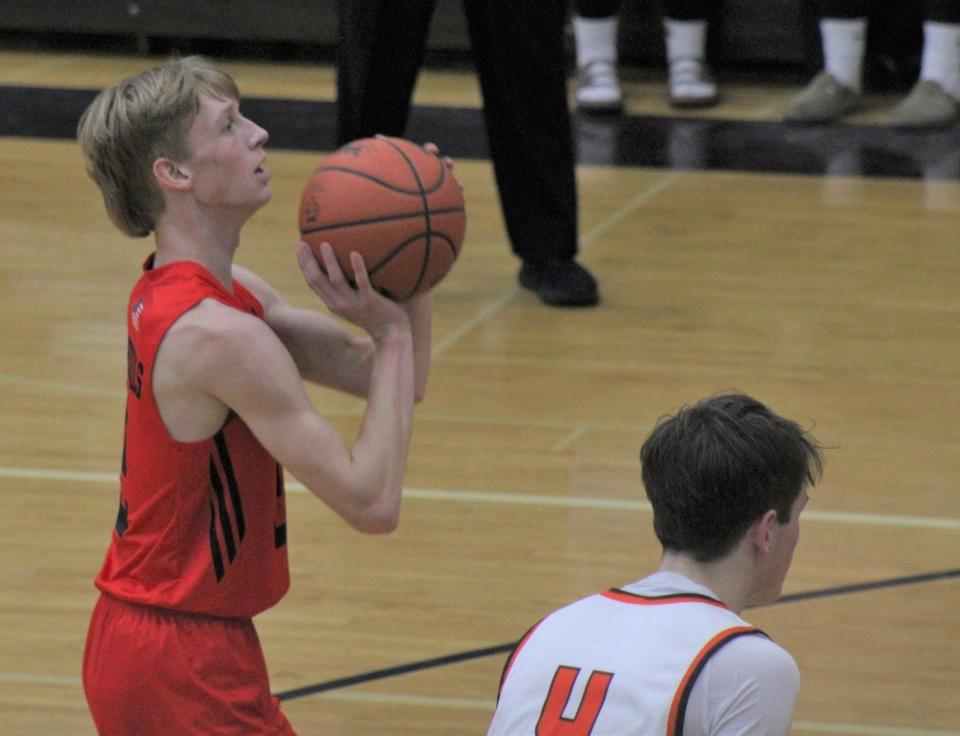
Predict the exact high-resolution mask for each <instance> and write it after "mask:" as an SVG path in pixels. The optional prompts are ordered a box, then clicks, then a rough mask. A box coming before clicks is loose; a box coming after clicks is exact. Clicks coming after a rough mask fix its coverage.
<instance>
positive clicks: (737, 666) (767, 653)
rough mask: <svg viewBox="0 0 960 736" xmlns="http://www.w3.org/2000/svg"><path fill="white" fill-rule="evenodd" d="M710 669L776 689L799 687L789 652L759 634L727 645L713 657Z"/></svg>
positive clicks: (736, 638)
mask: <svg viewBox="0 0 960 736" xmlns="http://www.w3.org/2000/svg"><path fill="white" fill-rule="evenodd" d="M710 666H711V667H713V668H714V669H717V670H727V671H730V672H736V673H737V674H738V675H739V676H740V677H741V678H742V677H744V676H749V677H750V679H755V680H757V681H759V682H764V683H766V684H768V685H771V686H774V687H775V688H778V689H779V688H781V687H791V686H799V683H800V670H799V668H798V667H797V663H796V661H795V660H794V658H793V656H792V655H791V654H790V652H788V651H787V650H786V649H784V648H783V647H782V646H780V645H779V644H777V643H776V642H775V641H773V640H772V639H769V638H768V637H766V636H764V635H763V634H762V633H760V632H757V633H756V634H748V635H745V636H738V637H735V638H733V639H731V640H730V641H728V642H727V643H726V644H724V645H723V646H722V647H720V649H719V650H717V652H716V653H715V654H714V655H713V657H712V659H711V661H710Z"/></svg>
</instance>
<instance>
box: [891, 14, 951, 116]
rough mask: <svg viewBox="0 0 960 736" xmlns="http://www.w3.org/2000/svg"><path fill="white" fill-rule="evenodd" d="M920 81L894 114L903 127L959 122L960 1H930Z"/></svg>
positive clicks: (926, 19)
mask: <svg viewBox="0 0 960 736" xmlns="http://www.w3.org/2000/svg"><path fill="white" fill-rule="evenodd" d="M923 18H924V20H923V56H922V58H921V62H920V78H919V79H918V80H917V84H916V85H915V86H914V88H913V89H912V90H911V91H910V94H909V95H907V97H906V98H904V100H903V101H902V102H901V103H900V104H899V105H897V106H896V107H895V108H894V109H893V110H892V111H891V112H890V117H889V123H890V124H891V125H894V126H896V127H900V128H940V127H944V126H947V125H952V124H953V123H954V122H956V120H957V115H958V112H960V107H958V100H960V0H926V3H925V4H924V16H923Z"/></svg>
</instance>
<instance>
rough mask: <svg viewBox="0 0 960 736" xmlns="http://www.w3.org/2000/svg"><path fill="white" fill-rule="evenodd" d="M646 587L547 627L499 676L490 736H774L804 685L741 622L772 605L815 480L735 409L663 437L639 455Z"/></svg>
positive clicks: (678, 425)
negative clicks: (650, 520)
mask: <svg viewBox="0 0 960 736" xmlns="http://www.w3.org/2000/svg"><path fill="white" fill-rule="evenodd" d="M641 461H642V464H643V481H644V486H645V487H646V490H647V496H648V498H649V499H650V502H651V505H652V506H653V513H654V530H655V532H656V534H657V537H658V539H659V540H660V543H661V545H662V546H663V558H662V561H661V565H660V568H659V570H658V571H657V572H655V573H654V574H652V575H650V576H649V577H646V578H644V579H643V580H640V581H638V582H635V583H631V584H629V585H626V586H623V587H622V588H614V589H611V590H608V591H605V592H602V593H598V594H596V595H592V596H589V597H587V598H584V599H582V600H580V601H577V602H576V603H573V604H571V605H569V606H567V607H565V608H562V609H560V610H558V611H555V612H554V613H552V614H550V615H549V616H547V617H546V618H545V619H543V620H542V621H541V622H540V623H538V624H537V625H536V626H534V627H533V628H532V629H531V630H530V631H529V632H528V633H527V634H526V636H524V637H523V639H521V640H520V642H519V643H518V645H517V646H516V647H515V648H514V650H513V652H512V653H511V654H510V657H509V658H508V659H507V663H506V665H505V667H504V672H503V677H502V679H501V683H500V693H499V697H498V700H497V709H496V712H495V713H494V717H493V721H492V723H491V725H490V729H489V732H488V736H633V735H636V736H662V735H664V734H665V735H666V736H785V735H786V734H787V733H789V731H790V721H791V719H792V715H793V704H794V700H795V698H796V694H797V690H798V688H799V685H800V674H799V671H798V670H797V666H796V663H795V662H794V660H793V658H792V657H791V656H790V655H789V654H788V653H787V652H786V651H785V650H784V649H782V648H781V647H779V646H778V645H777V644H775V643H773V641H771V640H770V639H769V638H768V637H767V636H766V635H765V634H764V633H763V632H761V631H759V630H757V629H755V628H754V627H752V626H751V625H750V624H748V623H747V622H746V621H744V620H743V619H742V618H740V615H739V614H740V611H741V610H743V608H745V607H746V606H748V605H756V604H763V603H772V602H773V601H775V600H776V599H777V598H778V597H779V595H780V590H781V587H782V585H783V580H784V578H785V577H786V574H787V570H788V569H789V567H790V563H791V561H792V559H793V551H794V549H795V548H796V544H797V540H798V537H799V516H800V512H801V511H802V510H803V507H804V505H805V504H806V501H807V493H806V488H807V487H808V486H810V485H813V484H814V483H815V482H816V480H817V479H818V478H819V476H820V473H821V467H822V460H821V455H820V449H819V447H818V446H817V443H816V441H815V440H814V439H813V438H812V437H811V436H810V435H809V434H808V433H807V432H805V431H804V430H803V429H802V428H801V427H800V426H799V425H797V424H796V423H794V422H791V421H789V420H786V419H784V418H782V417H779V416H777V415H776V414H774V413H773V412H772V411H770V410H769V409H768V408H767V407H765V406H764V405H763V404H761V403H760V402H758V401H756V400H755V399H752V398H750V397H748V396H743V395H728V396H719V397H714V398H711V399H706V400H704V401H701V402H700V403H698V404H696V405H694V406H692V407H685V408H683V409H681V410H680V411H679V412H678V413H677V414H676V415H675V416H673V417H669V418H667V419H666V420H664V421H661V422H660V423H659V424H658V426H657V428H656V429H655V430H654V431H653V433H652V434H651V436H650V437H649V438H648V439H647V441H646V442H645V443H644V446H643V449H642V450H641Z"/></svg>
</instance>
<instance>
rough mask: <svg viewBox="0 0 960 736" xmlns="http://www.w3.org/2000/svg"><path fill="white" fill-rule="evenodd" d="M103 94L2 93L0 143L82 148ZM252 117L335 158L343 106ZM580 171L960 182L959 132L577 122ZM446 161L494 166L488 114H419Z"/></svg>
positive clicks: (266, 103)
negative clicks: (61, 142)
mask: <svg viewBox="0 0 960 736" xmlns="http://www.w3.org/2000/svg"><path fill="white" fill-rule="evenodd" d="M95 94H96V90H90V89H88V90H77V89H58V88H51V87H25V86H3V85H0V136H11V137H18V136H19V137H31V138H54V139H73V138H74V136H75V135H76V127H77V120H79V118H80V115H81V113H82V112H83V110H84V108H85V107H86V106H87V105H88V104H89V102H90V100H92V99H93V96H94V95H95ZM241 104H242V108H243V111H244V114H246V115H247V116H248V117H250V118H251V119H252V120H255V121H256V122H257V123H259V124H260V125H262V126H263V127H264V128H266V129H267V131H269V133H270V143H269V144H268V149H269V148H273V149H285V150H294V151H330V150H332V149H333V148H334V147H335V141H336V131H335V119H336V106H335V103H333V102H324V101H318V100H288V99H276V98H262V97H245V98H244V99H243V101H242V103H241ZM573 133H574V138H575V141H576V149H577V161H578V163H580V164H590V165H609V166H631V167H650V168H665V169H677V170H701V171H747V172H756V173H769V174H773V173H779V174H809V175H817V176H854V177H878V178H903V179H924V180H927V179H929V180H960V127H953V128H948V129H946V130H935V131H919V132H917V131H914V132H909V131H897V130H894V129H892V128H889V127H887V126H883V125H847V124H835V125H825V126H809V127H797V126H789V125H785V124H783V123H780V122H775V121H748V120H731V119H710V118H677V117H672V116H668V117H651V116H631V115H621V116H605V117H599V116H589V115H582V114H577V115H574V117H573ZM404 135H405V137H407V138H409V139H411V140H414V141H420V142H427V141H430V142H433V143H436V144H437V145H438V146H439V147H440V150H441V151H443V153H444V154H445V155H449V156H452V157H453V158H461V159H481V160H485V159H488V158H489V150H488V147H487V140H486V133H485V128H484V123H483V113H482V111H481V110H477V109H472V108H450V107H426V106H423V107H415V108H414V109H413V110H412V112H411V115H410V122H409V125H408V126H407V130H406V132H405V133H404Z"/></svg>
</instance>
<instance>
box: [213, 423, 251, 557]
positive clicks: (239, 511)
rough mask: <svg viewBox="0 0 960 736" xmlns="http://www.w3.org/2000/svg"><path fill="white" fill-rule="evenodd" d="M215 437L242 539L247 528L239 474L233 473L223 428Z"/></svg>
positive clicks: (238, 533)
mask: <svg viewBox="0 0 960 736" xmlns="http://www.w3.org/2000/svg"><path fill="white" fill-rule="evenodd" d="M213 439H214V441H215V442H216V443H217V453H218V454H219V455H220V464H221V465H222V466H223V472H224V473H226V475H227V487H228V488H229V489H230V500H231V501H232V502H233V513H234V516H235V517H236V520H237V535H238V536H239V538H240V540H241V541H242V540H243V537H244V534H245V533H246V528H247V527H246V524H245V523H244V521H243V502H242V501H241V500H240V486H239V485H238V484H237V476H236V475H234V473H233V463H232V462H231V461H230V452H229V451H228V450H227V440H226V438H225V437H224V436H223V430H220V431H219V432H217V434H216V435H214V438H213Z"/></svg>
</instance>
